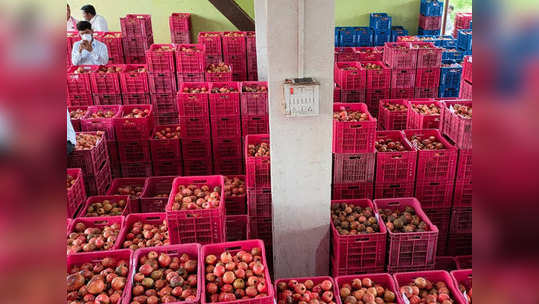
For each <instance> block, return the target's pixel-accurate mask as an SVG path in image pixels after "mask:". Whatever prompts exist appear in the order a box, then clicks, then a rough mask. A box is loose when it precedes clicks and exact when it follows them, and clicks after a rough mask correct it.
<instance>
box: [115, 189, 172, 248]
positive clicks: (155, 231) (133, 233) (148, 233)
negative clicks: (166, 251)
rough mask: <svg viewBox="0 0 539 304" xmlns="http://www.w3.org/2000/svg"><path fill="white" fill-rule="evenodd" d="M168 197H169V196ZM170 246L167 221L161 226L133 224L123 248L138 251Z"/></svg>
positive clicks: (139, 222) (138, 222)
mask: <svg viewBox="0 0 539 304" xmlns="http://www.w3.org/2000/svg"><path fill="white" fill-rule="evenodd" d="M167 196H168V195H167ZM167 245H170V240H169V238H168V228H167V221H166V220H164V221H163V222H162V223H161V224H159V225H153V224H144V223H142V222H141V221H137V222H135V223H133V226H131V227H130V228H129V231H128V232H127V234H126V235H125V239H124V240H123V243H122V248H129V249H132V250H137V249H139V248H146V247H157V246H167Z"/></svg>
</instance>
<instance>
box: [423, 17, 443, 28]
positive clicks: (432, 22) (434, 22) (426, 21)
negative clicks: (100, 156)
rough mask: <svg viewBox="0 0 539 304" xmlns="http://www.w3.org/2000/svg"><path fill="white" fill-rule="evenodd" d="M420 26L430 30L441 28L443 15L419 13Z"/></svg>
mask: <svg viewBox="0 0 539 304" xmlns="http://www.w3.org/2000/svg"><path fill="white" fill-rule="evenodd" d="M419 27H420V28H422V29H424V30H428V31H433V30H439V29H441V28H442V16H423V15H421V14H420V15H419Z"/></svg>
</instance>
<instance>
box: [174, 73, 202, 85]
mask: <svg viewBox="0 0 539 304" xmlns="http://www.w3.org/2000/svg"><path fill="white" fill-rule="evenodd" d="M176 79H177V80H178V88H179V87H180V86H181V84H182V83H184V82H204V72H202V73H177V74H176Z"/></svg>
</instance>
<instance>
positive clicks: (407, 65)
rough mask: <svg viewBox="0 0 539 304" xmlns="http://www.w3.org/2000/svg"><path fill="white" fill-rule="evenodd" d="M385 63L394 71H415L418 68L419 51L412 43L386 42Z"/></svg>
mask: <svg viewBox="0 0 539 304" xmlns="http://www.w3.org/2000/svg"><path fill="white" fill-rule="evenodd" d="M384 63H385V64H387V65H388V66H389V67H390V68H392V69H399V70H403V69H415V68H416V66H417V49H416V48H412V44H411V43H410V42H386V44H385V46H384Z"/></svg>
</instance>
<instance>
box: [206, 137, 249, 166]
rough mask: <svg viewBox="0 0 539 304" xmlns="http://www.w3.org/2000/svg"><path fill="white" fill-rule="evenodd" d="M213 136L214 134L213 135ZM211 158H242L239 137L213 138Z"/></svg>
mask: <svg viewBox="0 0 539 304" xmlns="http://www.w3.org/2000/svg"><path fill="white" fill-rule="evenodd" d="M214 134H215V133H214ZM212 143H213V156H214V158H232V159H240V160H241V158H242V154H243V149H242V147H243V146H242V141H241V137H240V136H238V137H235V138H234V137H227V138H220V137H213V138H212Z"/></svg>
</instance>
